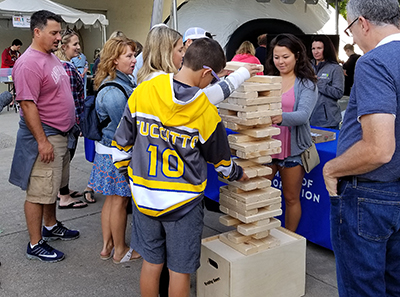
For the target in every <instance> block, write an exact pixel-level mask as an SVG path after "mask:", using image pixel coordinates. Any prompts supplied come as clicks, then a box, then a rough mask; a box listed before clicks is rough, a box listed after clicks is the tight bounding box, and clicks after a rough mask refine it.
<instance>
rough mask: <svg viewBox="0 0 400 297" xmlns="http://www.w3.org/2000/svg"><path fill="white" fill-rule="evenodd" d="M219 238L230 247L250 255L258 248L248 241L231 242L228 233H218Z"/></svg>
mask: <svg viewBox="0 0 400 297" xmlns="http://www.w3.org/2000/svg"><path fill="white" fill-rule="evenodd" d="M219 240H221V241H222V242H223V243H225V244H226V245H229V246H230V247H231V248H233V249H235V250H237V251H238V252H240V253H242V254H243V255H246V256H248V255H252V254H255V253H257V252H258V248H257V247H256V246H254V245H252V244H248V243H245V242H243V243H233V242H232V241H230V240H229V239H228V235H227V234H226V233H223V234H220V235H219Z"/></svg>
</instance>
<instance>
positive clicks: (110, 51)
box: [94, 37, 136, 89]
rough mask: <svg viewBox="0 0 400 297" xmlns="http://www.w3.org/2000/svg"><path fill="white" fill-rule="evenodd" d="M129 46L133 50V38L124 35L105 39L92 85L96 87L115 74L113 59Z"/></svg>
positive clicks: (134, 47) (112, 77)
mask: <svg viewBox="0 0 400 297" xmlns="http://www.w3.org/2000/svg"><path fill="white" fill-rule="evenodd" d="M127 46H129V47H130V48H131V49H132V51H133V52H134V51H135V49H136V44H135V42H134V41H133V40H131V39H128V38H126V37H115V38H111V39H109V40H107V42H106V44H105V45H104V47H103V50H102V53H101V57H100V63H99V66H98V69H97V71H96V77H95V79H94V86H95V88H96V89H98V88H99V87H100V84H101V82H102V81H103V80H104V79H105V78H106V77H110V80H113V79H115V77H116V76H117V71H116V64H115V60H116V59H118V57H119V56H121V55H123V54H124V53H125V52H126V47H127Z"/></svg>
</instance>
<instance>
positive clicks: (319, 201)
mask: <svg viewBox="0 0 400 297" xmlns="http://www.w3.org/2000/svg"><path fill="white" fill-rule="evenodd" d="M318 129H322V128H318ZM323 130H328V131H334V132H336V139H337V138H338V136H339V133H338V132H339V131H338V130H332V129H323ZM227 132H228V133H232V131H227ZM316 147H317V150H318V153H319V157H320V160H321V163H320V164H319V165H318V166H317V167H315V168H314V169H313V170H312V171H311V172H310V173H308V174H307V173H306V175H305V177H304V179H303V187H302V189H301V193H300V201H301V207H302V217H301V220H300V224H299V227H298V229H297V231H296V232H297V233H298V234H300V235H302V236H304V237H305V238H307V240H309V241H311V242H313V243H315V244H318V245H321V246H323V247H326V248H329V249H332V244H331V239H330V222H329V215H330V200H329V195H328V191H327V190H326V188H325V183H324V179H323V176H322V168H323V167H324V164H325V163H326V162H328V161H329V160H331V159H333V158H334V157H335V156H336V147H337V140H335V141H329V142H323V143H317V144H316ZM223 185H225V184H224V183H222V182H220V181H219V180H218V176H217V173H216V171H215V170H214V167H213V166H212V165H210V164H209V167H208V181H207V187H206V189H205V192H204V194H205V196H206V197H208V198H210V199H213V200H215V201H217V202H218V201H219V187H221V186H223ZM272 185H273V186H274V187H276V188H278V189H280V188H281V184H280V178H279V176H277V177H275V178H274V180H273V181H272ZM282 201H283V197H282ZM284 209H285V204H284V203H282V210H283V214H282V216H280V217H278V219H280V220H281V221H282V225H283V226H284V215H285V212H284Z"/></svg>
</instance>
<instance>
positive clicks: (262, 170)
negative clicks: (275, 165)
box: [234, 159, 272, 178]
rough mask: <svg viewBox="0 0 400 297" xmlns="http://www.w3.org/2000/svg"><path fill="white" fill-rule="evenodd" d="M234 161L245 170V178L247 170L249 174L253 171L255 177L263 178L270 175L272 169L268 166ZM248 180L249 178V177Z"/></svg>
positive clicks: (239, 160)
mask: <svg viewBox="0 0 400 297" xmlns="http://www.w3.org/2000/svg"><path fill="white" fill-rule="evenodd" d="M234 161H235V163H236V164H238V165H239V166H240V167H242V168H243V169H244V170H245V172H246V174H247V176H249V175H248V173H247V172H248V170H251V172H253V171H254V170H255V171H256V176H265V175H268V174H271V173H272V169H271V168H270V167H268V166H262V165H258V164H257V163H254V162H252V161H249V160H243V159H235V160H234ZM249 178H251V177H250V176H249Z"/></svg>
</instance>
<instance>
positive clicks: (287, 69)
mask: <svg viewBox="0 0 400 297" xmlns="http://www.w3.org/2000/svg"><path fill="white" fill-rule="evenodd" d="M270 48H271V52H270V53H269V57H268V59H267V63H266V70H267V73H268V74H269V75H280V76H281V77H282V92H283V94H282V115H279V116H273V117H271V120H272V123H273V124H275V125H278V126H279V127H280V129H281V134H280V135H278V136H276V137H274V138H276V139H279V140H281V142H282V151H281V153H279V154H276V155H273V156H272V163H270V164H268V166H270V167H271V168H272V174H271V175H270V176H268V178H269V179H271V180H272V179H273V178H274V176H275V174H276V172H277V171H279V174H280V176H281V180H282V193H283V196H284V199H285V205H286V211H285V227H286V228H287V229H289V230H291V231H296V229H297V226H298V224H299V222H300V218H301V204H300V191H301V185H302V181H303V177H304V173H305V171H304V168H303V164H302V161H301V153H302V152H304V150H305V149H307V148H309V147H310V146H311V144H312V140H311V131H310V124H309V118H310V116H311V113H312V111H313V109H314V106H315V104H316V102H317V98H318V89H317V87H316V82H317V78H316V76H315V74H314V71H313V69H312V66H311V63H310V62H309V60H308V58H307V55H306V48H305V47H304V45H303V43H302V42H301V41H300V40H299V39H298V38H297V37H295V36H294V35H291V34H280V35H278V36H277V37H275V38H274V39H273V40H272V41H271V45H270Z"/></svg>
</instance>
